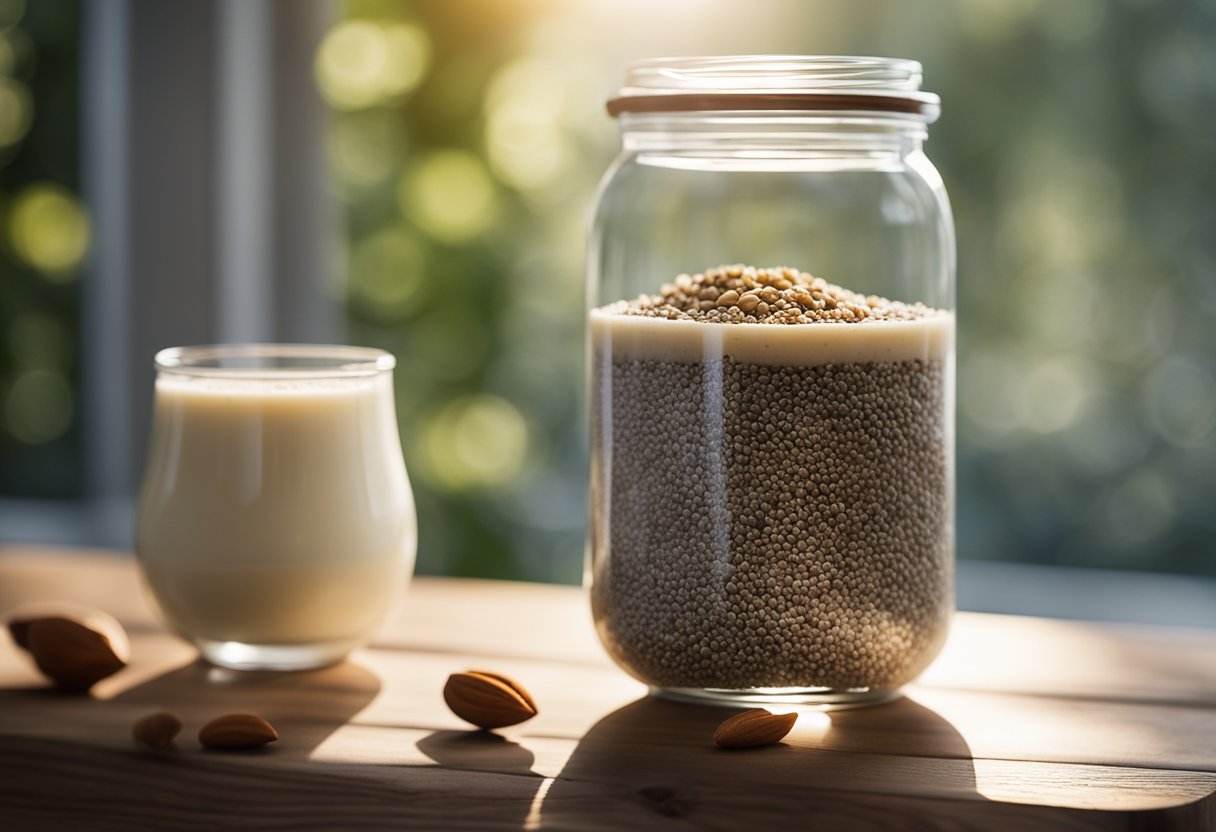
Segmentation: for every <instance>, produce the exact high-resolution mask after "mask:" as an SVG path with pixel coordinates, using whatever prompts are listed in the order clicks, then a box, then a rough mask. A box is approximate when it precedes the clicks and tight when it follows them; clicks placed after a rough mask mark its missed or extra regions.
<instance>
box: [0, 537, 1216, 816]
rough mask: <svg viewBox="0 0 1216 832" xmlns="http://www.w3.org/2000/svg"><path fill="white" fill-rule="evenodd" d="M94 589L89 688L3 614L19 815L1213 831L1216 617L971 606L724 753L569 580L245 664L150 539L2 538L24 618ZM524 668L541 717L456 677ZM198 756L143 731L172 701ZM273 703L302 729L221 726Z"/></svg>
mask: <svg viewBox="0 0 1216 832" xmlns="http://www.w3.org/2000/svg"><path fill="white" fill-rule="evenodd" d="M46 600H59V601H68V602H75V603H82V604H87V605H90V606H93V607H97V608H100V609H103V610H105V611H107V612H109V613H111V614H112V615H114V616H115V617H117V618H118V619H119V620H120V621H121V622H122V624H123V625H124V626H125V627H126V629H127V631H128V633H129V635H130V638H131V653H132V660H131V664H130V666H129V667H128V668H126V669H125V670H123V671H122V672H121V673H119V674H118V675H116V676H113V677H111V678H109V679H107V680H105V681H103V682H101V683H100V684H98V685H97V686H96V687H95V688H94V690H93V694H92V696H86V697H79V696H69V695H65V694H60V693H56V692H54V691H51V690H49V689H48V688H46V687H45V684H44V682H43V680H42V679H41V677H40V676H39V675H38V673H37V672H36V671H35V670H34V669H33V667H32V665H31V664H30V662H29V660H28V658H27V657H26V656H25V655H24V654H23V653H21V651H19V650H18V649H17V648H16V647H15V646H14V645H12V644H11V643H10V642H9V641H8V640H7V637H6V636H0V829H3V830H6V831H7V830H23V829H43V828H45V829H115V830H118V829H122V830H128V829H157V830H161V829H177V828H181V829H212V828H216V827H218V826H224V827H231V828H257V829H272V828H282V829H305V828H311V829H382V828H391V829H401V828H417V829H573V830H583V829H588V830H598V829H604V830H613V829H651V828H653V829H694V828H696V829H723V830H728V829H729V830H735V829H764V828H780V829H799V828H807V829H816V830H849V829H866V830H869V829H874V830H880V829H939V828H940V829H951V830H957V829H977V830H996V829H1028V830H1029V829H1033V830H1036V831H1037V830H1052V829H1069V830H1085V829H1155V828H1168V829H1216V633H1212V632H1207V631H1187V630H1169V629H1149V628H1144V627H1123V626H1111V625H1097V624H1083V623H1076V622H1063V621H1053V620H1048V619H1037V618H1018V617H1011V616H994V615H977V614H965V613H964V614H960V615H959V616H958V617H957V619H956V620H955V625H954V629H953V632H952V635H951V638H950V641H949V644H948V645H947V647H946V650H945V652H944V653H943V655H942V657H941V658H940V659H939V661H938V662H937V663H936V664H934V666H933V667H932V668H931V669H930V670H929V671H928V673H926V674H925V676H924V677H923V678H922V679H921V681H920V682H919V683H918V684H917V685H915V686H913V687H911V688H909V689H908V690H907V691H906V696H905V697H904V698H903V699H901V700H899V701H897V702H895V703H892V704H889V705H883V706H878V707H874V708H868V709H859V710H855V711H838V712H834V713H832V714H821V713H804V714H802V715H801V716H800V717H799V721H798V725H797V726H796V727H795V729H794V731H793V733H791V734H790V735H789V736H788V737H787V738H786V740H785V742H784V743H783V744H781V745H777V746H770V747H767V748H762V749H755V750H751V751H742V752H727V751H721V750H719V749H717V748H716V747H715V746H714V745H713V743H712V740H711V736H712V734H713V729H714V728H715V727H716V726H717V724H718V723H719V722H720V721H721V720H722V719H723V718H724V717H725V716H727V715H728V714H729V713H730V712H729V711H724V710H721V709H718V708H712V707H706V706H699V705H685V704H678V703H671V702H666V701H662V700H657V699H652V698H649V697H647V695H646V689H645V688H644V687H643V686H642V685H641V684H640V683H638V682H636V681H634V680H633V679H631V678H629V677H628V676H626V675H625V674H624V673H623V672H621V671H620V670H618V669H617V668H616V667H615V666H614V665H613V664H612V663H611V662H610V661H609V660H608V659H607V657H606V656H605V655H604V653H603V651H602V650H601V649H600V647H599V645H598V643H597V642H596V639H595V634H594V631H593V629H592V626H591V622H590V614H589V611H588V606H587V603H586V598H585V596H584V594H583V592H582V591H580V590H578V589H574V588H570V587H555V586H541V585H534V584H517V583H504V582H488V581H462V580H439V579H415V581H414V582H413V585H412V587H411V589H410V591H409V594H408V596H407V597H406V600H405V601H404V603H403V604H402V607H401V610H400V613H399V614H398V616H397V617H396V618H395V620H394V621H392V622H391V623H390V625H389V626H388V627H387V628H386V629H385V633H384V635H383V637H382V638H380V639H379V640H378V641H377V642H376V643H375V646H374V647H373V648H370V649H366V650H361V651H358V652H357V653H355V654H354V655H353V656H352V657H351V659H350V660H349V661H347V662H344V663H343V664H340V665H338V666H335V667H330V668H327V669H324V670H318V671H314V672H307V673H291V674H269V673H236V672H232V671H226V670H220V669H216V668H212V667H209V666H207V665H204V664H201V663H199V662H198V661H196V657H195V652H194V650H193V649H192V648H190V647H189V646H187V645H186V644H184V643H183V642H181V641H179V640H178V639H176V638H174V637H173V636H170V635H168V634H167V633H166V632H165V630H164V628H163V627H162V625H161V624H160V622H159V621H158V620H157V618H156V616H155V614H154V612H153V610H152V608H151V607H150V606H149V604H148V602H147V601H146V599H145V596H144V594H143V592H142V589H141V587H140V586H139V581H138V576H137V573H136V570H135V566H134V564H133V562H132V561H131V559H130V558H128V557H123V556H119V555H115V554H110V553H97V552H80V551H75V552H73V551H60V550H55V551H51V550H35V549H7V550H0V615H4V616H5V617H7V616H8V614H10V613H11V612H12V611H13V610H14V609H17V608H19V607H20V606H21V605H23V604H26V603H28V602H33V601H46ZM470 668H476V669H485V670H494V671H498V672H501V673H505V674H508V675H510V676H513V677H514V678H516V679H518V680H519V681H520V682H521V683H522V684H523V685H525V686H526V687H527V688H528V689H529V690H530V691H531V692H532V694H533V696H534V697H535V699H536V701H537V704H538V706H539V709H540V715H539V716H537V717H536V718H535V719H533V720H531V721H529V722H526V723H524V724H522V725H519V726H516V727H514V728H508V729H504V730H502V731H500V732H498V733H497V734H488V733H484V732H475V731H470V730H468V726H467V725H465V724H464V723H462V722H461V721H460V720H459V719H458V718H456V717H455V716H454V715H452V714H451V713H450V712H449V711H448V710H447V708H446V707H445V705H444V703H443V699H442V697H441V691H442V689H443V685H444V681H445V680H446V679H447V676H448V674H449V673H452V672H455V671H462V670H468V669H470ZM162 708H163V709H168V710H171V711H174V712H176V713H177V714H179V715H180V716H181V717H182V719H183V721H184V723H185V725H186V728H185V730H184V731H183V733H182V736H181V737H180V738H179V741H178V747H177V749H176V750H174V751H172V752H170V753H165V754H155V753H150V752H144V751H140V750H138V749H136V748H135V747H134V746H133V745H132V743H131V739H130V732H131V725H132V723H133V722H134V721H135V720H136V719H137V718H138V717H140V716H142V715H143V714H145V713H148V712H150V711H152V710H156V709H162ZM235 711H252V712H254V713H259V714H261V715H262V716H264V717H266V718H267V719H269V720H270V721H271V722H272V723H274V724H275V726H277V728H278V729H279V733H280V736H281V739H280V741H279V742H278V743H276V744H275V745H273V746H270V747H269V748H267V749H265V750H263V751H261V752H254V753H240V754H235V753H228V754H224V753H216V752H205V751H202V750H200V749H199V748H198V745H197V743H196V742H195V740H194V736H195V734H196V733H197V730H198V727H199V726H201V725H202V724H203V723H204V722H205V721H207V720H208V719H209V718H211V717H212V716H216V715H219V714H222V713H230V712H235Z"/></svg>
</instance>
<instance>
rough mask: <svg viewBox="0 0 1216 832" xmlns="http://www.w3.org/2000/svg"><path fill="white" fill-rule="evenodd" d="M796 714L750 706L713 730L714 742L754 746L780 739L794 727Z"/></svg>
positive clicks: (725, 745)
mask: <svg viewBox="0 0 1216 832" xmlns="http://www.w3.org/2000/svg"><path fill="white" fill-rule="evenodd" d="M797 721H798V714H773V713H769V712H768V711H766V710H764V708H752V709H751V710H750V711H744V712H743V713H741V714H735V715H734V716H732V717H731V718H730V719H728V720H726V721H725V722H723V723H722V724H721V725H719V726H718V730H717V731H714V742H716V743H717V744H718V746H719V747H720V748H732V749H733V748H756V747H758V746H761V745H771V744H772V743H775V742H778V741H780V740H781V739H782V738H783V737H784V736H785V735H786V734H788V733H789V732H790V731H791V730H792V729H793V727H794V723H795V722H797Z"/></svg>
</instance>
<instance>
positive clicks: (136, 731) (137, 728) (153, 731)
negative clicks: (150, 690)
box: [131, 711, 182, 751]
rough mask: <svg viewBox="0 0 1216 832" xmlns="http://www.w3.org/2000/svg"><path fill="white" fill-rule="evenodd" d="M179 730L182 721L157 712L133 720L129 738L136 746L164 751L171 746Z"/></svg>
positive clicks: (171, 715)
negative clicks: (133, 723)
mask: <svg viewBox="0 0 1216 832" xmlns="http://www.w3.org/2000/svg"><path fill="white" fill-rule="evenodd" d="M180 730H182V721H181V720H180V719H178V718H177V717H176V716H175V715H174V714H171V713H169V712H168V711H157V712H156V713H152V714H148V715H146V716H141V717H140V718H139V719H137V720H135V725H134V727H133V728H132V729H131V736H132V738H133V739H134V740H135V744H136V745H142V746H144V747H145V748H151V749H153V750H155V751H164V750H165V749H166V748H168V747H170V746H171V745H173V739H174V738H175V737H176V736H177V732H178V731H180Z"/></svg>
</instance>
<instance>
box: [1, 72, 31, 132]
mask: <svg viewBox="0 0 1216 832" xmlns="http://www.w3.org/2000/svg"><path fill="white" fill-rule="evenodd" d="M33 122H34V100H33V98H32V97H31V96H30V92H29V90H28V89H26V87H25V85H24V84H22V83H20V82H18V81H13V80H10V79H8V78H0V149H3V148H5V147H8V146H9V145H13V144H16V143H17V142H19V141H21V140H22V139H23V138H25V134H26V133H28V132H29V129H30V125H31V124H33Z"/></svg>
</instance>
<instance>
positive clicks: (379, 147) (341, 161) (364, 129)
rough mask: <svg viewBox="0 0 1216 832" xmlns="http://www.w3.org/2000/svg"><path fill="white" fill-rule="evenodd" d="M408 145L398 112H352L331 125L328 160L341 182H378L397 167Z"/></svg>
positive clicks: (365, 184) (358, 184)
mask: <svg viewBox="0 0 1216 832" xmlns="http://www.w3.org/2000/svg"><path fill="white" fill-rule="evenodd" d="M408 146H409V138H408V136H407V135H406V130H405V126H404V124H402V121H401V116H400V114H398V113H395V112H393V111H392V110H388V109H374V110H363V111H361V112H358V113H351V114H350V115H349V116H347V117H346V118H344V119H342V120H340V121H339V122H338V123H337V124H336V125H334V130H333V135H332V137H331V139H330V160H331V161H332V163H333V166H334V170H335V171H336V172H337V174H338V177H339V178H340V179H341V180H342V182H343V184H345V185H349V186H353V187H356V188H366V187H370V186H374V185H379V184H380V183H382V182H385V181H387V180H389V179H390V178H391V177H392V176H393V175H394V174H395V173H396V172H397V170H398V169H399V168H400V166H401V163H402V161H403V160H404V158H405V152H406V150H407V148H408Z"/></svg>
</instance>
